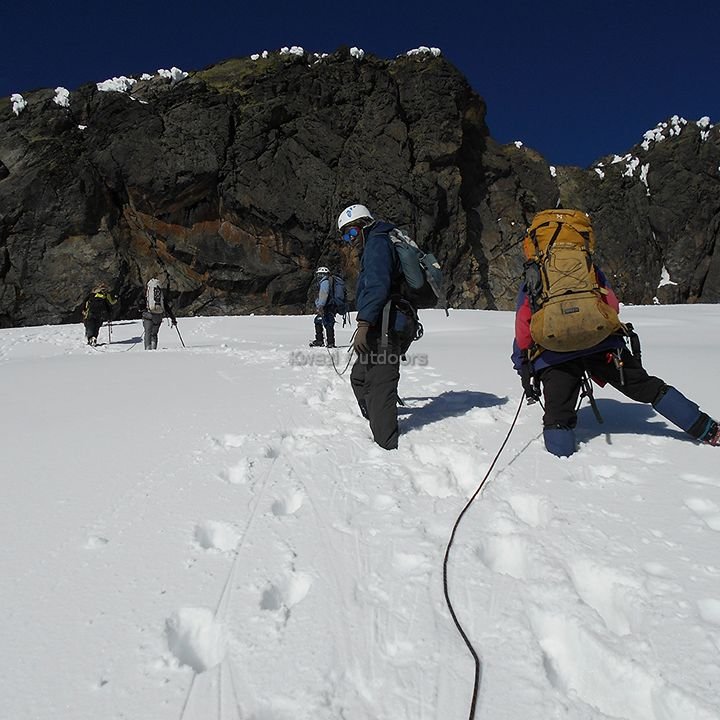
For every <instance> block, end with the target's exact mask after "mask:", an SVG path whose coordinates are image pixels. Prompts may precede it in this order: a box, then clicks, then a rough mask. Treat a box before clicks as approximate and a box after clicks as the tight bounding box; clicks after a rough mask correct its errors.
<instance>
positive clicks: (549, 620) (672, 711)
mask: <svg viewBox="0 0 720 720" xmlns="http://www.w3.org/2000/svg"><path fill="white" fill-rule="evenodd" d="M531 626H532V629H533V632H534V634H535V636H536V637H537V640H538V645H539V646H540V648H541V652H542V664H543V667H544V668H545V673H546V676H547V678H548V681H549V682H550V684H551V685H553V686H554V687H555V688H557V689H558V690H559V691H560V692H562V693H566V694H571V695H572V696H573V697H574V698H577V699H579V700H581V701H582V702H584V703H586V704H588V705H590V706H591V707H593V708H596V709H597V710H599V711H600V712H601V713H603V715H604V716H610V717H617V718H643V719H644V720H659V718H667V719H668V720H670V719H671V718H672V719H673V720H679V719H680V718H693V720H717V714H716V713H715V712H714V711H712V710H710V708H708V707H707V706H705V705H703V704H702V703H700V702H699V701H698V700H697V699H696V698H694V697H693V696H691V695H689V694H688V693H686V692H685V691H684V690H683V689H682V688H680V687H678V686H675V685H672V684H670V683H669V682H667V681H666V680H664V679H663V678H659V677H658V676H657V674H656V673H655V672H652V671H650V670H648V669H646V668H644V667H643V666H642V665H641V664H640V663H638V662H637V660H636V659H634V658H632V657H625V656H622V655H618V654H617V653H615V652H613V651H612V650H611V649H610V648H609V647H608V646H606V645H605V644H604V643H602V642H600V640H598V639H597V638H596V637H595V635H594V634H592V633H591V632H588V631H587V630H586V629H585V628H584V627H582V626H581V625H579V624H578V623H577V622H575V621H574V620H572V619H570V618H567V617H565V616H563V615H559V614H558V615H554V614H550V613H544V612H535V613H533V614H532V616H531Z"/></svg>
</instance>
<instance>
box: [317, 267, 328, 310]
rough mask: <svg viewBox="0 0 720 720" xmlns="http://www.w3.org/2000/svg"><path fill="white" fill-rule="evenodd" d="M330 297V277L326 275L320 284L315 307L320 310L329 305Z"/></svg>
mask: <svg viewBox="0 0 720 720" xmlns="http://www.w3.org/2000/svg"><path fill="white" fill-rule="evenodd" d="M329 296H330V277H329V276H328V275H324V276H323V277H322V279H321V280H320V283H319V284H318V296H317V298H316V299H315V307H316V308H317V309H318V310H320V309H322V308H325V306H326V305H327V304H328V297H329Z"/></svg>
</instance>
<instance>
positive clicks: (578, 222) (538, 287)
mask: <svg viewBox="0 0 720 720" xmlns="http://www.w3.org/2000/svg"><path fill="white" fill-rule="evenodd" d="M594 249H595V235H594V233H593V229H592V225H591V224H590V218H589V217H588V216H587V214H586V213H584V212H581V211H579V210H562V209H556V210H543V211H542V212H539V213H538V214H537V215H536V216H535V217H534V218H533V221H532V223H531V225H530V227H529V228H528V231H527V234H526V236H525V238H524V240H523V251H524V253H525V258H526V263H525V267H524V280H525V287H526V288H527V291H528V297H529V298H530V309H531V310H532V318H531V320H530V334H531V335H532V338H533V341H534V343H535V345H536V346H537V348H536V350H535V352H534V353H533V354H534V355H535V356H537V355H538V354H539V353H541V352H542V351H543V350H554V351H557V352H572V351H575V350H586V349H588V348H591V347H593V345H597V343H599V342H601V341H602V340H604V339H605V338H607V337H608V336H609V335H611V334H612V333H614V332H617V331H619V330H622V329H623V325H622V323H621V322H620V320H619V318H618V315H617V312H616V311H615V310H614V309H613V308H612V307H610V306H609V305H608V304H607V303H606V302H605V301H604V299H603V296H604V295H607V290H605V289H604V288H602V287H600V285H599V284H598V282H597V276H596V274H595V266H594V265H593V259H592V253H593V251H594Z"/></svg>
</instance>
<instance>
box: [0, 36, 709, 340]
mask: <svg viewBox="0 0 720 720" xmlns="http://www.w3.org/2000/svg"><path fill="white" fill-rule="evenodd" d="M23 104H24V107H23ZM352 202H362V203H364V204H366V205H368V206H369V207H370V208H371V209H372V210H374V211H375V212H376V214H377V215H379V216H382V217H385V218H387V219H390V220H392V221H393V222H395V223H396V224H398V225H401V226H402V227H404V228H405V229H407V230H408V231H410V232H411V233H412V234H413V235H414V236H415V237H416V238H417V240H418V241H419V242H420V243H421V244H422V245H424V246H426V247H428V248H430V249H432V250H433V251H434V252H435V254H436V255H437V257H438V258H439V259H440V260H441V262H442V264H443V266H444V269H445V272H446V275H447V279H448V290H449V298H450V304H451V306H454V307H468V308H469V307H475V308H500V309H506V308H510V307H512V304H513V300H514V296H515V292H516V286H517V280H518V277H519V273H520V269H521V266H522V259H521V255H520V251H519V247H518V246H517V245H516V242H517V240H518V238H519V237H520V233H521V232H522V230H523V229H524V228H525V227H526V226H527V224H528V223H529V220H530V219H531V217H532V215H533V213H534V212H535V211H537V210H539V209H543V208H546V207H554V206H556V204H557V203H558V202H559V203H560V204H562V205H563V206H565V207H578V208H581V209H583V210H586V211H587V212H589V213H590V214H591V217H592V218H593V221H594V225H595V229H596V232H597V236H598V256H599V258H600V261H601V262H602V263H603V265H604V266H605V268H606V270H607V272H608V275H609V276H610V277H611V278H612V281H613V284H614V286H615V288H616V289H617V291H618V294H619V296H620V297H621V299H622V300H623V301H624V302H626V303H649V302H653V299H654V298H659V299H660V300H661V301H663V302H694V301H703V302H718V301H720V249H718V248H717V240H718V234H719V233H720V131H719V129H718V128H716V127H713V126H711V125H710V124H709V122H707V121H700V122H686V121H684V120H682V119H679V118H674V119H672V120H668V121H667V122H666V123H663V124H662V125H660V126H658V128H656V129H655V130H654V131H653V132H651V133H647V134H646V137H645V138H644V140H643V142H642V143H641V144H639V145H637V146H636V147H633V148H631V149H630V150H629V152H628V153H627V154H625V155H624V156H622V157H619V156H615V157H608V158H604V159H602V160H601V161H599V162H598V163H596V164H595V166H593V167H592V168H588V169H580V168H573V167H558V168H553V167H550V166H549V165H548V163H547V162H546V161H545V160H544V159H543V158H542V157H541V156H540V155H539V154H537V153H536V152H534V151H533V150H531V149H529V148H527V147H524V146H522V145H518V146H516V145H514V144H511V145H507V146H499V145H498V144H497V143H495V142H494V141H493V139H492V138H491V137H490V134H489V131H488V128H487V126H486V124H485V104H484V102H483V100H482V99H481V98H480V97H479V96H478V95H477V94H476V93H475V92H474V90H473V89H472V88H470V87H469V86H468V84H467V82H466V80H465V79H464V77H463V76H462V75H461V74H460V73H459V72H458V71H457V69H455V68H454V67H453V66H452V65H451V64H449V63H448V62H447V61H446V60H444V59H443V58H442V57H438V56H436V55H435V54H433V53H431V52H428V53H418V54H415V55H411V56H402V57H398V58H396V59H394V60H390V61H388V60H381V59H377V58H374V57H369V56H367V55H366V56H359V53H356V52H351V51H350V50H348V49H346V48H342V49H340V50H338V51H337V52H335V53H333V54H332V55H326V56H322V57H321V56H318V55H312V54H307V53H303V52H278V53H271V54H269V55H268V56H267V57H257V58H255V57H253V58H238V59H231V60H227V61H226V62H222V63H219V64H217V65H214V66H212V67H209V68H206V69H204V70H200V71H197V72H192V73H189V74H187V76H185V74H184V73H182V74H181V73H161V74H157V75H154V76H152V77H151V76H143V78H141V79H138V80H137V81H132V80H127V79H116V80H115V81H114V82H112V83H107V84H101V85H100V86H98V85H95V84H92V85H86V86H83V87H81V88H79V89H78V90H76V91H73V92H72V93H70V94H69V96H68V95H67V94H66V93H62V92H58V91H55V90H39V91H35V92H31V93H25V94H23V98H22V102H19V101H18V99H17V98H15V99H14V100H11V99H2V100H0V325H2V326H12V325H29V324H44V323H58V322H74V321H78V320H79V318H80V309H81V306H82V303H83V301H84V299H85V297H86V294H87V293H88V291H89V289H90V288H91V287H92V285H93V284H94V283H95V282H97V281H99V280H104V281H106V282H108V283H109V284H110V285H111V287H113V288H115V289H116V290H117V291H118V293H119V294H120V298H121V306H122V313H123V315H125V316H132V315H133V314H134V313H136V311H137V305H138V301H139V299H140V297H141V295H142V287H143V285H144V282H145V281H146V280H147V279H148V277H150V276H151V275H153V274H158V275H160V276H161V278H162V279H163V280H164V282H166V283H167V284H168V286H169V287H170V290H171V292H172V294H173V295H174V296H175V301H176V307H177V310H178V314H179V315H189V314H197V315H211V314H237V313H251V312H256V313H294V312H302V311H304V310H305V308H306V306H307V301H308V294H309V291H310V285H311V282H312V278H313V270H314V269H315V267H317V265H319V264H323V265H328V264H329V265H334V266H336V267H342V268H343V269H344V270H345V272H346V273H347V274H348V277H349V279H350V285H351V286H352V279H353V276H354V272H355V271H356V259H355V258H353V257H352V256H351V255H347V254H344V255H340V253H341V250H340V248H339V247H338V245H337V242H336V235H335V232H334V229H335V226H334V223H335V218H336V217H337V214H338V212H339V211H340V210H341V209H342V208H343V207H344V206H345V205H347V204H349V203H352ZM342 252H344V251H342Z"/></svg>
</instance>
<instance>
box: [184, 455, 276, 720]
mask: <svg viewBox="0 0 720 720" xmlns="http://www.w3.org/2000/svg"><path fill="white" fill-rule="evenodd" d="M277 459H278V455H277V454H275V455H274V456H273V458H272V463H271V465H270V467H269V468H268V471H267V474H266V475H265V479H264V480H263V482H262V485H261V486H260V491H259V492H258V494H257V498H256V501H255V504H254V505H253V508H252V511H251V512H250V517H249V518H248V521H247V524H246V525H245V530H244V531H243V533H242V535H241V537H240V540H238V543H237V545H236V546H235V551H234V553H235V557H234V558H233V561H232V565H231V566H230V570H229V572H228V575H227V578H226V579H225V584H224V585H223V588H222V590H221V591H220V597H219V598H218V602H217V605H216V607H215V613H214V618H215V619H217V618H218V616H219V615H224V613H225V612H226V611H227V608H228V606H229V604H230V595H231V593H232V581H233V579H234V577H235V571H236V568H237V566H238V558H239V557H240V549H241V548H242V546H243V543H244V542H245V540H246V539H247V536H248V534H249V532H250V528H251V527H252V524H253V521H254V519H255V516H256V514H257V509H258V507H260V502H261V501H262V499H263V497H264V496H265V491H266V489H267V488H268V487H269V486H271V485H272V483H271V482H270V477H271V475H272V472H273V469H274V468H275V462H276V461H277ZM224 662H225V660H223V661H222V662H221V663H220V667H219V668H218V694H219V697H218V713H219V715H218V717H219V718H222V695H221V693H222V666H223V664H224ZM197 676H198V673H197V671H194V672H193V678H192V681H191V682H190V687H188V691H187V695H186V697H185V702H184V703H183V706H182V710H181V711H180V719H179V720H184V718H185V713H186V711H187V708H188V705H189V704H190V698H191V697H192V693H193V688H194V686H195V679H196V678H197ZM230 680H231V685H232V691H233V695H234V696H235V705H236V709H237V710H238V712H239V704H238V698H237V691H236V686H235V679H234V677H233V671H232V667H230Z"/></svg>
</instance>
